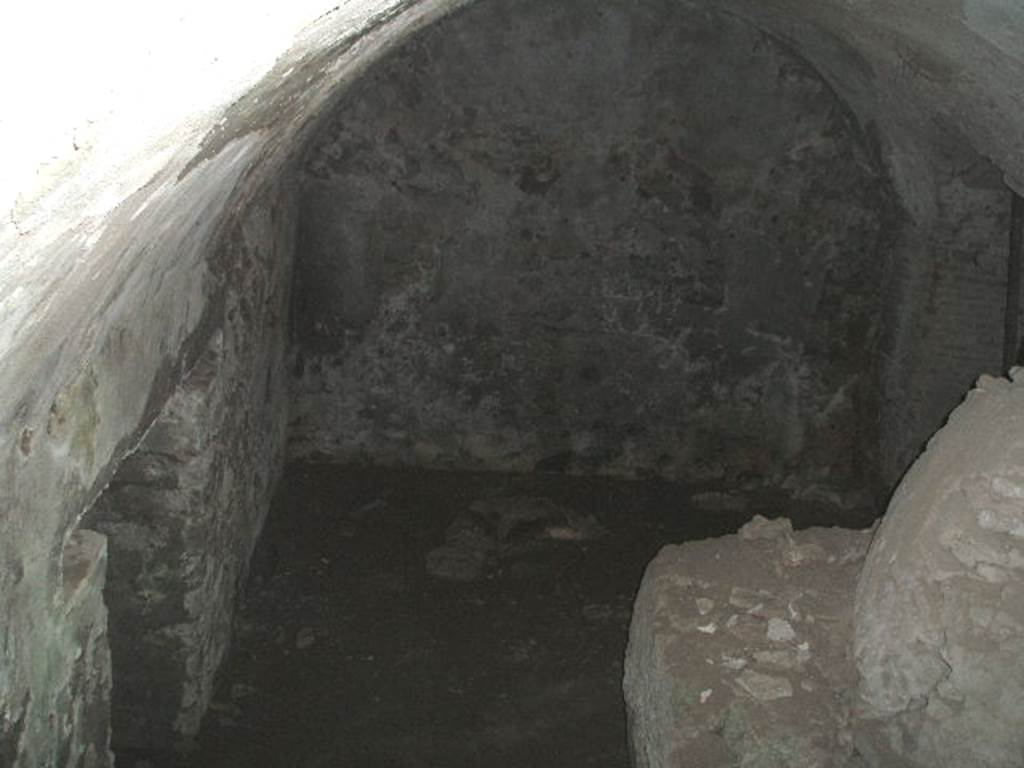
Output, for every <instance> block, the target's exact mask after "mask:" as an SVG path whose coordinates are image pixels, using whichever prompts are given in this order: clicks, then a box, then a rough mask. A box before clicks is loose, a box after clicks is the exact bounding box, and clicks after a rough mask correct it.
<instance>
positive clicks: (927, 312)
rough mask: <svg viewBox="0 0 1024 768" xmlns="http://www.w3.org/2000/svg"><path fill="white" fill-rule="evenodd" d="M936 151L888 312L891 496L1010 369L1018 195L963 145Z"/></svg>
mask: <svg viewBox="0 0 1024 768" xmlns="http://www.w3.org/2000/svg"><path fill="white" fill-rule="evenodd" d="M932 151H933V152H934V155H933V156H932V159H931V164H932V167H931V168H930V169H929V170H928V171H927V172H925V173H923V174H920V175H919V177H918V179H917V181H918V183H919V184H920V186H921V187H923V191H922V193H921V197H922V198H923V200H924V203H925V204H924V205H923V206H922V208H923V210H921V211H920V213H919V215H918V216H917V218H916V219H915V220H914V222H913V225H912V226H911V225H909V224H908V225H907V226H906V227H905V229H904V241H903V243H902V244H901V247H900V249H899V250H900V254H901V255H900V258H899V262H898V265H897V268H896V269H894V273H893V279H892V280H891V284H892V286H893V288H892V290H891V294H890V295H891V296H892V305H891V306H890V307H888V308H887V310H886V311H887V314H888V316H889V320H888V322H887V323H886V326H887V328H889V329H890V331H891V332H890V334H889V336H888V338H887V339H886V340H885V342H884V343H883V346H884V347H885V350H886V351H885V357H884V360H885V362H884V364H885V370H884V385H883V390H884V392H885V396H884V398H883V411H882V412H883V434H882V451H881V455H882V464H883V472H884V475H885V477H886V481H887V484H888V485H889V486H890V487H893V486H894V485H895V483H896V482H897V481H898V480H899V479H900V477H902V475H903V473H904V472H905V471H906V469H907V468H908V467H909V466H910V464H911V462H913V460H914V459H915V458H916V457H917V455H918V453H919V452H920V451H921V450H922V449H923V448H924V444H925V441H926V440H927V439H928V438H929V437H930V436H931V435H932V434H933V433H934V432H935V430H937V429H938V428H939V427H940V426H942V424H943V422H944V421H945V419H946V416H947V415H948V414H949V413H950V411H951V410H952V409H953V408H954V407H955V406H956V405H957V404H958V403H959V402H960V400H961V399H962V396H963V392H965V391H966V390H967V389H969V388H970V386H971V384H972V383H973V382H974V380H975V379H977V377H978V376H979V375H981V374H982V373H988V374H998V373H1000V371H1001V370H1002V365H1003V361H1002V357H1003V333H1004V319H1005V306H1006V266H1007V253H1008V247H1007V240H1008V233H1009V211H1010V192H1009V190H1008V189H1007V188H1006V186H1005V185H1004V184H1003V180H1002V178H1001V175H1000V174H999V172H998V170H997V169H995V168H994V167H993V166H992V165H991V164H990V163H989V162H988V161H987V160H984V159H982V158H980V157H978V156H977V155H973V153H971V152H970V151H969V150H967V148H965V147H964V146H963V144H962V143H960V144H958V145H957V144H956V143H955V142H954V141H951V140H947V141H945V142H937V143H936V144H935V145H934V147H933V149H932ZM922 182H923V183H922ZM1021 327H1022V328H1024V324H1022V326H1021Z"/></svg>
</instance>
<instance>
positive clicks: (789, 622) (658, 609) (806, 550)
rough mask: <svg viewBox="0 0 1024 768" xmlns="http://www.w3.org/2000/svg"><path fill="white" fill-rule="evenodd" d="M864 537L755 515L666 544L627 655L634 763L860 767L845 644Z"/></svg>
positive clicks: (653, 767) (641, 598) (647, 584)
mask: <svg viewBox="0 0 1024 768" xmlns="http://www.w3.org/2000/svg"><path fill="white" fill-rule="evenodd" d="M869 541H870V532H868V531H850V530H842V529H838V528H831V529H825V528H812V529H809V530H806V531H800V532H793V530H792V527H791V525H790V523H789V521H788V520H785V519H780V520H775V521H769V520H766V519H764V518H762V517H755V518H754V520H753V521H751V522H750V523H748V524H747V525H746V526H744V528H743V529H741V531H740V533H739V534H737V535H732V536H726V537H723V538H720V539H713V540H705V541H698V542H688V543H685V544H682V545H679V546H668V547H665V548H664V549H662V550H661V552H660V553H659V554H658V556H657V557H656V558H655V559H654V560H653V561H652V562H651V564H650V565H649V566H648V568H647V572H646V574H645V575H644V579H643V582H642V584H641V587H640V590H639V593H638V595H637V599H636V603H635V606H634V611H633V620H632V625H631V627H630V637H629V648H628V650H627V653H626V666H625V679H624V691H625V697H626V707H627V716H628V732H629V743H630V753H631V757H632V761H633V765H634V766H635V767H636V768H676V767H678V766H694V767H697V766H700V768H716V767H717V768H726V767H727V766H729V767H732V766H743V767H744V768H825V767H826V766H830V767H831V766H853V765H856V764H857V763H856V762H855V760H856V758H855V757H854V755H853V746H852V734H851V728H850V723H849V711H850V707H849V700H850V698H851V696H852V694H853V692H854V690H855V688H856V675H855V668H854V665H853V661H852V657H851V654H850V652H849V651H850V648H849V642H850V637H851V620H852V614H853V593H854V587H855V584H856V580H857V576H858V574H859V571H860V566H861V563H862V560H863V557H864V554H865V552H866V550H867V547H868V543H869Z"/></svg>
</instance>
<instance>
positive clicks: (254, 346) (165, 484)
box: [88, 190, 293, 750]
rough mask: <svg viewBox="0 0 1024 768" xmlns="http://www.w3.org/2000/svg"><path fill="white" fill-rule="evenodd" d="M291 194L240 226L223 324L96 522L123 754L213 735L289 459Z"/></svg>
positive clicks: (274, 198) (231, 251)
mask: <svg viewBox="0 0 1024 768" xmlns="http://www.w3.org/2000/svg"><path fill="white" fill-rule="evenodd" d="M291 216H292V210H291V206H290V199H289V197H288V195H287V194H281V193H280V192H279V191H276V190H275V192H274V193H273V194H268V195H267V196H266V197H264V198H262V199H259V200H257V201H256V202H255V203H252V204H250V205H249V207H248V208H247V209H246V210H245V211H244V212H243V213H242V214H241V220H240V221H236V222H234V223H233V224H232V225H231V226H230V227H229V229H228V230H227V233H226V236H225V239H224V242H223V244H222V245H221V254H220V256H219V259H218V260H219V262H220V263H221V264H222V268H223V269H224V274H223V279H224V280H225V281H226V302H225V306H224V315H223V318H222V322H223V324H222V326H221V328H220V329H218V330H217V331H216V332H215V333H214V335H213V337H212V339H211V341H210V344H209V345H208V347H207V349H206V351H205V353H204V354H203V355H202V357H201V358H200V360H199V362H198V363H197V364H196V365H195V367H193V368H192V370H191V371H190V372H189V373H188V375H187V376H186V377H185V379H184V381H183V382H182V383H181V384H180V385H179V386H178V388H177V390H176V391H175V393H174V395H173V396H172V397H171V399H170V400H169V401H168V403H167V405H166V406H165V407H164V409H163V411H162V412H161V414H160V415H159V417H158V418H157V419H156V421H155V422H154V424H153V425H152V427H151V428H150V430H149V432H148V434H147V435H146V437H145V439H144V440H143V441H142V443H141V445H140V446H139V448H138V449H137V450H136V451H135V452H134V453H133V454H132V455H131V456H129V457H128V458H127V459H126V460H125V461H124V462H123V463H122V464H121V466H120V468H119V469H118V471H117V473H116V474H115V476H114V478H113V480H112V481H111V483H110V486H109V488H108V489H107V491H106V493H104V494H103V496H102V497H101V498H100V499H99V502H98V503H97V504H96V506H95V508H94V509H93V510H92V511H91V512H90V513H89V515H88V518H89V520H90V525H92V526H94V527H96V528H97V529H98V530H100V531H102V532H103V533H105V534H106V535H107V536H108V538H109V542H110V580H109V584H108V586H107V589H106V599H107V604H108V606H109V609H110V644H111V650H112V654H113V664H114V680H115V687H114V698H113V703H114V707H113V728H114V747H115V750H117V749H118V748H123V747H132V748H146V749H159V748H170V747H176V746H182V745H183V742H184V741H185V740H186V739H187V737H189V736H191V735H193V734H195V733H196V732H197V731H198V728H199V722H200V718H201V717H202V715H203V713H204V711H205V709H206V705H207V703H208V702H209V699H210V696H211V694H212V685H213V679H214V674H215V673H216V671H217V668H218V666H219V664H220V662H221V660H222V658H223V657H224V654H225V652H226V650H227V646H228V642H229V640H230V635H231V619H232V614H233V608H234V603H235V600H236V598H237V596H238V592H239V588H240V586H241V581H242V578H243V577H244V575H245V572H246V566H247V563H248V559H249V556H250V554H251V551H252V548H253V546H254V545H255V541H256V537H257V536H258V535H259V532H260V529H261V527H262V524H263V519H264V516H265V515H266V512H267V509H268V506H269V502H270V495H271V491H272V490H273V486H274V484H275V482H276V480H277V476H278V472H279V470H280V467H281V463H282V453H283V446H284V429H285V424H286V407H287V398H286V383H285V372H284V346H285V319H286V317H287V297H288V294H289V285H288V282H289V277H290V265H291V248H292V243H293V227H292V226H291V223H290V222H291Z"/></svg>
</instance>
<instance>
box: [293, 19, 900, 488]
mask: <svg viewBox="0 0 1024 768" xmlns="http://www.w3.org/2000/svg"><path fill="white" fill-rule="evenodd" d="M672 6H673V4H672V3H669V2H661V1H654V2H645V3H641V4H639V5H638V4H636V3H624V2H608V3H601V4H594V3H588V2H570V3H559V4H556V5H552V4H550V3H540V2H536V0H517V2H514V3H511V4H509V3H497V2H485V3H480V4H479V5H477V6H474V7H473V8H471V9H468V10H464V11H462V12H461V13H459V14H457V15H456V16H454V17H452V18H450V19H447V20H445V21H444V22H442V23H441V24H439V25H437V26H436V27H435V28H433V29H431V30H429V31H427V32H426V33H424V34H422V35H421V36H420V37H418V38H416V39H415V40H414V41H412V42H411V43H409V44H408V45H407V46H405V47H404V48H403V49H402V50H401V51H399V52H397V53H395V54H393V55H392V56H391V57H390V58H389V59H388V60H387V61H386V62H383V63H381V64H378V65H377V66H376V68H375V69H374V70H372V71H371V72H370V73H368V75H367V76H366V77H365V78H364V79H363V80H362V81H361V82H360V83H358V84H357V85H356V86H355V87H354V88H353V89H352V91H351V92H349V93H348V94H347V95H346V97H345V98H344V100H343V101H342V102H341V103H340V104H339V105H338V107H337V110H336V112H335V113H334V117H333V119H332V120H331V122H330V123H329V124H328V125H327V126H326V127H325V129H324V130H323V131H322V132H321V133H320V135H319V136H318V137H316V138H315V139H314V141H313V146H312V151H311V153H310V155H309V157H308V160H307V162H306V166H305V168H306V176H307V183H306V187H305V193H304V196H303V199H302V204H301V217H302V218H301V225H300V241H299V242H300V244H299V248H298V262H297V277H296V284H295V291H296V293H295V302H294V315H293V328H292V334H293V340H294V342H295V343H296V346H297V348H298V352H297V360H296V378H295V384H294V388H293V389H294V404H293V406H294V407H293V414H294V419H293V422H292V431H291V435H290V446H291V451H292V453H293V454H294V455H299V456H308V455H328V456H330V457H332V458H335V459H342V460H370V461H374V462H383V463H392V462H397V463H419V464H426V465H429V466H462V467H474V468H491V469H505V470H530V469H534V468H541V469H545V468H550V469H565V470H568V471H575V472H597V473H608V474H623V475H630V476H636V475H645V474H650V475H660V476H664V477H670V478H684V479H697V480H706V479H712V478H726V479H731V480H735V479H737V478H746V479H748V480H749V479H751V478H755V479H763V480H764V481H766V482H774V483H776V484H778V483H783V482H787V481H788V482H789V483H791V484H792V485H793V486H794V487H797V486H799V487H801V488H806V487H807V486H812V485H813V486H821V487H822V488H825V489H828V490H830V491H832V492H836V493H838V494H840V495H842V494H846V493H850V492H853V491H854V490H856V489H859V488H861V487H863V485H864V484H865V482H868V481H870V480H871V479H873V470H874V467H873V466H872V462H871V459H870V458H868V457H871V456H873V455H874V450H869V449H867V446H874V445H875V444H876V443H877V432H876V425H877V412H878V409H879V404H878V402H877V399H876V396H877V394H878V390H879V386H878V382H877V380H876V379H875V378H874V377H875V373H876V365H875V364H876V356H877V353H878V350H877V345H878V339H879V337H880V333H881V330H882V329H881V328H880V319H881V307H882V306H883V303H884V301H885V298H886V289H885V286H884V285H883V275H884V274H885V273H886V271H887V259H888V258H889V257H890V255H891V254H890V251H891V249H890V246H891V242H892V240H893V238H894V235H895V232H894V230H895V224H896V221H897V218H898V216H899V212H898V205H897V204H896V203H895V202H894V193H893V192H892V190H891V188H890V187H889V186H888V184H887V181H886V177H885V172H884V170H883V167H882V165H881V163H880V159H879V157H878V156H877V154H876V152H877V147H875V146H874V144H873V143H872V141H871V140H870V139H869V138H868V137H867V136H865V135H864V134H863V133H862V132H861V130H860V128H859V126H858V125H857V123H856V121H855V120H854V119H853V118H852V116H851V115H850V114H849V113H848V112H847V111H846V110H845V108H844V106H843V104H842V103H841V102H840V101H839V100H838V99H837V98H836V97H835V95H834V94H833V93H832V91H831V90H830V89H829V87H828V86H827V85H826V84H825V83H824V82H823V81H822V80H821V79H820V77H819V76H818V75H817V74H816V73H815V72H814V71H813V69H811V68H810V67H809V66H808V65H807V64H806V63H805V62H803V61H802V60H801V59H799V58H798V57H796V56H794V55H793V54H792V53H791V52H790V51H789V50H788V49H787V48H786V47H785V46H783V45H781V44H779V43H778V42H777V41H775V40H774V39H773V38H771V37H769V36H768V35H766V34H764V33H763V32H761V31H759V30H757V29H755V28H753V27H751V26H748V25H747V24H745V23H743V22H740V21H737V20H735V19H734V18H732V17H730V16H724V15H719V14H716V13H714V12H699V11H695V12H691V13H686V14H678V13H673V12H672ZM513 18H514V19H515V23H513V22H512V19H513Z"/></svg>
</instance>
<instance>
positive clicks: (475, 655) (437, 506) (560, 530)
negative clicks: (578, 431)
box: [191, 464, 867, 768]
mask: <svg viewBox="0 0 1024 768" xmlns="http://www.w3.org/2000/svg"><path fill="white" fill-rule="evenodd" d="M755 513H762V514H765V515H771V516H774V515H778V514H782V513H785V514H787V515H790V516H792V517H793V518H794V520H795V521H797V522H798V524H799V522H800V521H801V520H802V521H803V522H806V523H810V522H813V521H814V520H815V519H820V517H821V514H822V512H821V510H817V509H815V508H814V505H813V504H804V505H803V506H802V507H801V506H800V505H794V503H793V502H792V501H791V500H788V499H786V498H784V497H783V496H782V495H781V494H780V495H778V496H775V495H772V494H765V493H764V492H763V491H762V490H761V489H758V490H757V491H756V492H744V491H732V492H729V493H724V492H722V491H721V490H720V489H716V488H713V487H696V486H691V487H684V486H681V485H677V484H673V483H667V482H648V483H635V482H626V481H621V480H612V479H600V478H578V477H566V476H563V475H555V474H534V475H501V474H486V473H462V472H460V473H456V472H426V471H416V470H406V471H395V470H383V469H371V468H351V467H348V468H346V467H340V466H337V465H328V464H321V465H315V464H294V465H292V466H291V467H290V468H289V469H288V471H287V472H286V476H285V479H284V481H283V482H282V486H281V489H280V491H279V493H278V495H277V498H276V501H275V504H274V507H273V509H272V511H271V514H270V517H269V519H268V522H267V531H266V535H265V536H264V537H263V539H262V543H261V544H260V546H259V548H258V550H257V554H256V556H255V560H254V564H253V570H252V573H251V577H250V582H249V586H248V589H247V598H246V600H245V603H244V606H243V608H242V610H241V614H240V622H239V629H238V632H237V635H236V639H235V643H234V647H233V650H232V651H231V653H230V655H229V658H228V660H227V662H226V664H225V666H224V669H223V672H222V674H221V677H220V680H219V683H218V688H217V691H216V693H215V696H214V701H213V703H212V705H211V709H210V713H209V714H208V716H207V718H206V720H205V724H204V728H203V731H202V732H201V733H200V736H199V739H198V741H199V748H198V751H197V752H196V754H195V755H194V756H193V758H192V761H191V765H193V766H197V767H198V766H210V767H211V768H213V767H215V768H229V767H230V768H233V767H235V766H238V767H241V766H282V768H283V767H285V766H288V767H289V768H291V767H293V766H303V767H304V768H305V767H310V768H311V767H313V766H341V765H344V766H366V767H367V768H370V767H371V766H409V767H412V766H441V765H444V766H452V767H455V766H481V765H488V766H509V767H510V768H511V767H512V766H567V765H571V766H591V765H593V766H624V765H626V764H627V762H628V759H627V755H626V744H625V713H624V710H623V703H622V692H621V678H622V659H623V654H624V650H625V646H626V639H627V631H628V625H629V619H630V610H631V605H632V601H633V597H634V591H635V588H636V585H637V584H638V583H639V581H640V578H641V576H642V574H643V570H644V567H645V566H646V564H647V563H648V561H649V560H650V559H651V557H652V556H653V555H654V554H655V553H656V552H657V551H658V549H659V548H660V547H661V545H662V544H663V543H664V542H666V541H682V540H689V539H696V538H703V537H708V536H718V535H721V534H724V533H727V532H730V531H733V530H735V529H736V528H737V527H738V526H739V525H740V524H741V523H743V522H744V521H746V520H747V519H748V518H749V517H750V516H751V515H752V514H755ZM829 514H830V515H833V514H834V512H830V513H829ZM837 522H842V523H844V524H846V525H851V526H852V525H856V524H858V523H864V522H867V521H863V520H845V521H838V520H837ZM474 564H476V565H477V566H479V567H478V568H474Z"/></svg>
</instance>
